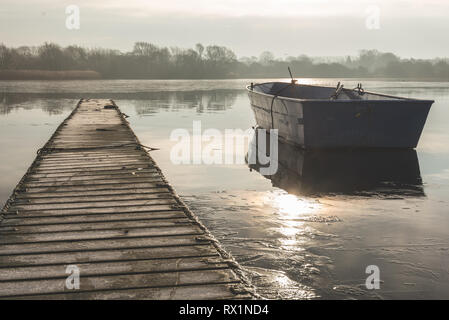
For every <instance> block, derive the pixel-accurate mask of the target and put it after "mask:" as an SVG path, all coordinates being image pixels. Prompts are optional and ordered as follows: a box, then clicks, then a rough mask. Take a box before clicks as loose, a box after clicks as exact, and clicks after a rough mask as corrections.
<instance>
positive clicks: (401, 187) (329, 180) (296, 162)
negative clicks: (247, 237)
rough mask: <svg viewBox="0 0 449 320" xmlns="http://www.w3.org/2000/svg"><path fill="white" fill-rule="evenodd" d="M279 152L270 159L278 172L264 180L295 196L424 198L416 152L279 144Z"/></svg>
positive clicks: (254, 165)
mask: <svg viewBox="0 0 449 320" xmlns="http://www.w3.org/2000/svg"><path fill="white" fill-rule="evenodd" d="M267 140H268V139H267ZM268 144H269V143H268ZM266 149H267V150H268V149H269V147H268V146H267V148H266ZM278 151H279V152H278V157H271V158H273V159H272V161H277V162H278V165H277V171H276V173H274V174H272V175H269V176H265V177H266V178H268V179H270V180H271V181H272V184H273V186H275V187H279V188H281V189H284V190H285V191H287V192H289V193H292V194H296V195H300V194H302V195H319V194H321V195H322V194H349V195H379V196H394V195H399V196H424V191H423V187H422V181H421V175H420V170H419V163H418V157H417V155H416V151H415V150H413V149H357V150H304V149H301V148H298V147H295V146H292V145H291V144H287V143H282V142H279V145H278ZM257 152H260V151H259V150H257ZM267 154H269V150H268V151H267ZM276 158H277V159H276ZM249 167H250V168H251V169H255V170H257V171H260V168H261V167H263V166H261V165H259V164H249Z"/></svg>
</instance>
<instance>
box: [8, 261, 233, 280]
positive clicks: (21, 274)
mask: <svg viewBox="0 0 449 320" xmlns="http://www.w3.org/2000/svg"><path fill="white" fill-rule="evenodd" d="M66 266H67V265H45V266H29V267H15V268H2V269H1V272H0V282H1V281H13V280H14V281H18V280H30V279H52V278H53V279H54V278H60V279H66V278H67V274H66V272H65V271H66ZM76 266H77V267H78V268H79V270H80V274H81V276H83V277H84V276H93V275H108V274H109V275H111V274H117V273H127V274H132V273H142V272H145V273H151V272H179V271H188V270H201V269H211V268H226V267H227V266H228V264H227V263H225V262H224V261H223V260H222V259H220V258H218V257H205V258H202V259H198V258H197V257H195V258H181V257H180V258H174V259H173V258H168V259H148V260H132V261H115V262H97V263H77V265H76Z"/></svg>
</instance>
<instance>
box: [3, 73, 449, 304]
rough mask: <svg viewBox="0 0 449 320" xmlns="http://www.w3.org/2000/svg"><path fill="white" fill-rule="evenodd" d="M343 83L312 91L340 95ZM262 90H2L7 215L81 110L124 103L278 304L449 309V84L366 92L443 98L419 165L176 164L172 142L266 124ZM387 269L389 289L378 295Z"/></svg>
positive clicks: (62, 85) (235, 86)
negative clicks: (401, 304) (259, 118)
mask: <svg viewBox="0 0 449 320" xmlns="http://www.w3.org/2000/svg"><path fill="white" fill-rule="evenodd" d="M340 80H341V79H338V80H337V79H302V80H300V82H306V83H317V84H325V85H332V86H334V85H336V83H337V82H338V81H340ZM249 82H250V80H222V81H219V80H200V81H191V80H177V81H152V80H150V81H147V80H143V81H141V80H138V81H137V80H136V81H133V80H111V81H7V82H6V81H3V82H0V134H1V138H0V147H1V149H0V150H2V152H1V153H0V177H1V178H0V179H1V180H0V202H2V203H4V201H6V199H7V198H8V197H9V195H10V193H11V191H12V189H13V188H14V186H15V185H16V183H17V182H18V181H19V179H20V178H21V177H22V175H23V174H24V173H25V171H26V169H27V168H28V166H29V165H30V164H31V162H32V160H33V159H34V157H35V156H36V150H37V149H38V148H39V147H41V146H42V145H43V144H44V143H45V142H46V141H47V140H48V138H49V137H50V135H51V134H52V133H53V131H54V130H55V129H56V127H57V125H58V124H59V123H60V122H61V121H62V120H63V119H64V118H65V117H66V116H67V115H68V114H69V113H70V111H71V110H72V109H73V108H74V106H75V105H76V102H77V101H78V99H79V98H81V97H90V98H112V99H114V100H115V101H116V103H117V104H118V105H119V106H120V108H121V110H122V112H124V113H126V114H127V115H129V116H130V118H128V120H129V121H130V123H131V127H132V128H133V129H134V131H135V132H136V134H137V136H138V137H139V139H140V140H141V142H142V143H143V144H145V145H150V146H153V147H158V148H160V150H158V151H153V152H152V153H151V155H152V156H153V157H154V158H155V160H156V161H157V162H158V164H159V166H160V167H161V168H162V169H163V171H164V173H165V175H166V176H167V178H168V180H169V181H170V182H171V183H172V184H173V186H174V187H175V188H176V190H177V191H178V193H179V194H180V195H181V196H182V198H183V199H184V200H185V201H186V202H187V203H188V204H189V206H190V207H191V208H192V210H193V211H194V212H195V213H196V214H197V215H198V216H199V217H200V219H201V221H202V222H203V223H204V224H205V225H206V226H207V227H208V228H209V229H210V231H211V232H212V233H213V234H214V235H215V236H216V237H217V238H218V239H219V240H220V242H221V243H222V244H223V246H224V247H225V248H226V249H227V250H228V251H230V252H231V253H232V254H233V255H234V257H235V258H236V259H237V260H238V261H239V262H240V263H241V264H242V265H243V266H244V267H245V270H246V273H247V275H248V277H249V278H250V279H251V281H252V283H253V284H254V285H255V287H256V288H257V291H258V293H259V294H260V295H262V296H263V297H266V298H283V299H300V298H337V299H353V298H355V299H360V298H416V299H420V298H445V299H448V298H449V233H448V229H449V212H448V211H449V210H448V201H449V200H448V195H449V126H448V120H447V119H448V116H449V111H448V105H449V83H440V82H400V81H388V82H387V81H373V80H363V79H355V80H354V79H352V80H343V83H344V84H345V87H352V86H354V87H355V85H356V83H357V82H363V84H364V87H365V88H366V89H367V90H370V91H379V92H382V93H387V94H393V95H400V96H405V97H414V98H422V99H434V100H435V104H434V105H433V107H432V109H431V112H430V114H429V117H428V120H427V123H426V126H425V128H424V132H423V135H422V137H421V140H420V143H419V146H418V148H417V150H416V152H415V151H407V152H391V153H379V152H371V153H366V152H364V153H363V152H358V153H357V152H356V153H351V154H348V153H341V152H340V153H339V152H333V153H308V152H302V151H299V150H296V149H294V148H293V149H291V147H289V146H284V145H281V146H280V152H281V157H280V161H279V162H280V163H279V164H280V165H279V170H278V172H277V173H276V174H275V175H273V176H267V177H264V176H262V175H261V174H260V173H259V172H258V169H259V168H258V167H257V166H251V167H249V166H248V165H247V164H245V163H241V164H233V165H224V164H223V165H175V164H173V163H172V162H171V161H170V150H171V147H172V146H173V145H174V144H175V143H176V142H174V141H170V139H169V137H170V134H171V132H172V131H173V130H174V129H176V128H185V129H187V130H189V131H192V123H193V121H194V120H200V121H201V126H202V129H203V130H205V129H208V128H215V129H218V130H220V131H222V132H224V130H225V129H242V130H246V129H248V128H251V127H252V126H254V125H255V122H254V117H253V115H252V111H251V110H250V107H249V101H248V98H247V96H246V93H245V91H244V86H245V85H246V84H247V83H249ZM368 265H377V266H378V267H379V269H380V277H381V288H380V289H379V290H367V289H366V287H365V285H364V284H365V279H366V277H367V276H368V275H367V274H366V273H365V269H366V267H367V266H368Z"/></svg>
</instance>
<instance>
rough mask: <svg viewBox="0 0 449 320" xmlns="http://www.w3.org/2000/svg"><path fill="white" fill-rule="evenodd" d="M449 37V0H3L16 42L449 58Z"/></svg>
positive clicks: (1, 34) (3, 27)
mask: <svg viewBox="0 0 449 320" xmlns="http://www.w3.org/2000/svg"><path fill="white" fill-rule="evenodd" d="M68 5H77V6H78V7H79V9H80V29H79V30H69V29H67V28H66V18H67V14H66V13H65V9H66V7H67V6H68ZM378 13H379V15H378ZM377 15H378V16H379V23H377V22H376V17H377ZM367 24H368V26H369V27H367ZM377 27H379V28H377ZM448 38H449V0H408V1H402V0H377V1H366V0H257V1H256V0H245V1H244V0H240V1H237V0H146V1H144V0H126V1H125V0H121V1H117V0H112V1H96V0H89V1H85V0H73V1H70V2H69V1H67V2H66V1H61V0H2V5H1V7H0V43H1V42H3V43H4V44H6V45H8V46H20V45H39V44H42V43H43V42H45V41H51V42H57V43H59V44H61V45H64V46H65V45H69V44H78V45H82V46H86V47H107V48H115V49H120V50H123V51H127V50H131V49H132V45H133V43H134V42H136V41H148V42H152V43H155V44H157V45H162V46H180V47H192V46H194V45H195V44H196V43H198V42H201V43H203V44H205V45H208V44H219V45H225V46H227V47H229V48H231V49H232V50H234V52H235V53H236V54H237V55H238V56H239V57H242V56H251V55H256V56H258V55H259V54H260V52H262V51H264V50H269V51H272V52H273V53H274V54H275V55H276V56H278V57H286V56H287V55H291V56H297V55H300V54H307V55H312V56H343V55H348V54H349V55H355V54H356V53H357V52H358V51H359V50H360V49H378V50H381V51H390V52H394V53H396V54H399V55H400V56H402V57H417V58H433V57H449V41H448Z"/></svg>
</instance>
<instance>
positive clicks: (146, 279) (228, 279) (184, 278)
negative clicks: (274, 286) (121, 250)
mask: <svg viewBox="0 0 449 320" xmlns="http://www.w3.org/2000/svg"><path fill="white" fill-rule="evenodd" d="M238 282H239V279H238V278H237V277H236V276H235V274H234V273H233V272H232V271H231V270H229V269H214V270H200V271H181V272H160V273H142V274H124V275H121V274H120V275H115V276H108V275H106V276H90V277H83V276H81V277H80V289H79V290H78V291H80V292H86V291H93V290H114V289H137V288H157V287H171V288H173V290H176V289H175V288H177V287H178V286H185V285H195V284H214V283H218V284H222V283H238ZM65 283H66V277H64V278H63V279H51V280H46V279H42V280H34V281H8V282H3V283H2V285H1V286H0V298H3V297H5V296H9V297H13V296H16V295H17V296H23V295H35V294H50V293H64V292H66V291H68V289H66V287H65Z"/></svg>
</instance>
